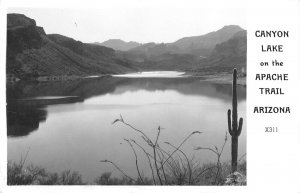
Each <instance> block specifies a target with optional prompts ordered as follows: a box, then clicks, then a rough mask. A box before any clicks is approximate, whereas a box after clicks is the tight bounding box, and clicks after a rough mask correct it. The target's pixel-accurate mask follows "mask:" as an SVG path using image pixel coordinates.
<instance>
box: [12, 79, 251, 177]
mask: <svg viewBox="0 0 300 193" xmlns="http://www.w3.org/2000/svg"><path fill="white" fill-rule="evenodd" d="M148 75H149V74H148ZM231 89H232V88H231V85H226V84H214V83H210V82H207V81H202V80H201V79H199V78H195V77H180V78H177V77H168V78H164V77H160V78H157V77H156V78H154V77H143V78H141V77H136V78H126V77H100V78H89V79H83V80H74V81H64V82H43V83H41V82H18V83H16V84H14V85H7V124H8V125H7V135H8V160H14V161H19V160H20V158H21V155H23V156H24V154H25V153H26V151H27V149H28V148H30V151H29V155H28V158H27V160H26V163H33V164H35V165H39V166H43V167H45V168H46V169H47V170H49V171H52V172H59V171H62V170H66V169H71V170H73V171H78V172H79V173H81V174H82V175H83V178H84V180H86V181H92V180H93V179H95V178H96V177H97V176H100V175H101V174H102V173H103V172H107V171H113V175H114V176H117V175H120V173H119V172H118V171H116V170H115V169H114V168H113V167H112V166H110V165H107V164H105V163H99V160H103V159H108V160H112V161H114V162H115V163H117V164H118V165H119V166H120V167H121V168H122V169H123V170H125V171H126V172H127V173H128V174H130V175H132V176H136V169H135V162H134V155H133V153H132V150H131V149H130V147H129V146H128V145H127V144H126V143H124V142H123V138H133V139H136V140H139V139H140V137H139V135H137V134H136V133H135V132H134V131H132V130H131V129H129V128H128V127H126V126H124V125H122V124H120V123H116V124H114V125H112V124H111V123H112V122H113V121H114V120H115V119H116V118H119V116H120V114H122V116H123V118H124V119H125V120H126V121H127V122H128V123H131V124H132V125H134V126H135V127H137V128H139V129H141V130H143V131H144V132H145V133H147V135H148V136H149V137H150V138H152V139H154V138H155V136H156V134H157V128H158V126H160V127H162V128H163V130H162V131H161V136H160V143H161V144H162V145H163V142H165V141H168V142H171V143H172V144H174V145H179V143H180V142H181V141H182V140H183V138H184V137H185V136H187V135H189V134H190V133H191V132H192V131H195V130H199V131H201V132H203V134H201V135H198V136H193V137H192V138H191V139H190V140H189V141H188V143H186V144H185V145H184V146H183V147H182V150H184V151H185V152H186V153H187V155H189V156H192V155H194V156H195V157H196V159H198V160H200V161H201V162H203V163H206V162H210V161H213V160H214V159H215V155H214V154H212V153H211V152H206V151H195V150H193V149H194V148H195V147H198V146H202V147H212V148H214V146H215V145H216V146H220V145H221V144H222V143H223V142H224V137H225V132H226V131H227V109H228V108H231ZM237 91H238V100H239V101H238V105H239V106H238V112H239V116H240V117H244V120H245V123H244V125H243V131H242V134H241V136H240V138H239V155H242V154H244V153H246V125H247V123H246V119H245V118H246V117H245V116H246V102H245V99H246V88H245V87H243V86H238V88H237ZM139 142H140V143H141V144H142V141H139ZM138 153H139V154H140V155H141V156H140V159H141V160H140V162H141V164H140V168H141V170H142V171H143V173H144V175H145V176H147V175H148V174H149V172H150V171H149V168H148V165H146V164H143V162H144V163H146V162H147V160H146V158H144V157H143V156H142V152H139V151H138ZM222 159H223V160H229V159H230V140H229V141H228V142H227V145H226V147H225V149H224V153H223V155H222Z"/></svg>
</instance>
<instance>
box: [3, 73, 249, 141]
mask: <svg viewBox="0 0 300 193" xmlns="http://www.w3.org/2000/svg"><path fill="white" fill-rule="evenodd" d="M231 89H232V88H231V85H229V84H213V83H208V82H205V81H202V80H201V79H199V78H192V77H189V78H165V79H164V78H160V79H157V78H135V79H130V78H120V77H101V78H91V79H84V80H76V81H65V82H18V83H16V84H14V85H7V135H8V136H9V137H18V136H26V135H28V134H30V133H31V132H32V131H34V130H36V129H38V128H39V124H40V123H41V122H43V121H45V120H46V117H47V111H46V107H47V106H49V105H57V104H69V103H77V102H83V101H84V100H86V99H89V98H93V97H95V96H102V95H105V94H108V93H109V94H111V95H114V96H118V95H121V94H122V93H124V92H136V91H139V90H146V91H151V92H154V91H166V90H173V91H176V92H178V93H181V94H184V95H195V96H204V97H209V98H212V99H213V98H217V99H221V100H224V101H225V102H229V101H230V100H231ZM237 91H238V100H239V101H242V100H245V97H246V92H245V88H244V87H242V86H239V87H238V89H237ZM45 96H72V97H62V98H59V97H55V98H53V99H51V98H39V99H37V97H45ZM74 96H75V97H74ZM109 105H110V106H109V108H111V107H113V105H114V104H109ZM118 105H119V104H118ZM106 107H107V106H106ZM119 107H120V106H118V108H119ZM127 107H128V106H127ZM101 108H105V107H104V106H102V107H101Z"/></svg>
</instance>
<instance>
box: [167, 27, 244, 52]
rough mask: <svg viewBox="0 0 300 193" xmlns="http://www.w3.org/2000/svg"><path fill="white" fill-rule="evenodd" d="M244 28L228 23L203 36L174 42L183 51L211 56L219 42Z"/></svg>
mask: <svg viewBox="0 0 300 193" xmlns="http://www.w3.org/2000/svg"><path fill="white" fill-rule="evenodd" d="M242 30H243V29H242V28H241V27H239V26H237V25H228V26H224V27H223V28H221V29H219V30H218V31H215V32H210V33H208V34H205V35H201V36H193V37H185V38H182V39H179V40H177V41H176V42H174V43H172V45H173V46H177V47H178V48H179V49H180V50H182V52H186V53H191V54H194V55H201V56H209V55H210V53H211V51H212V50H213V49H214V47H215V46H216V45H217V44H220V43H222V42H224V41H227V40H228V39H230V38H231V37H232V36H233V35H234V34H235V33H237V32H239V31H242Z"/></svg>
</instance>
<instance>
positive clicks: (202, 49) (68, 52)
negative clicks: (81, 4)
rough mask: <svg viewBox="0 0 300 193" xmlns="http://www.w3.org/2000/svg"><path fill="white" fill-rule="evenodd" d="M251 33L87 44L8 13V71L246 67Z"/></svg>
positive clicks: (23, 75)
mask: <svg viewBox="0 0 300 193" xmlns="http://www.w3.org/2000/svg"><path fill="white" fill-rule="evenodd" d="M246 50H247V33H246V31H245V30H244V29H242V28H240V27H239V26H236V25H229V26H225V27H223V28H221V29H220V30H218V31H215V32H210V33H208V34H205V35H201V36H193V37H184V38H181V39H179V40H177V41H175V42H173V43H161V44H156V43H147V44H140V43H137V42H125V41H122V40H118V39H111V40H108V41H105V42H103V43H83V42H81V41H77V40H74V39H72V38H69V37H66V36H63V35H59V34H46V33H45V31H44V29H43V28H42V27H40V26H37V25H36V22H35V20H33V19H31V18H28V17H26V16H25V15H22V14H8V15H7V68H6V69H7V75H8V76H9V77H17V78H19V79H34V78H37V77H43V76H88V75H101V74H118V73H126V72H134V71H143V70H184V71H187V72H201V71H210V72H214V71H215V72H219V71H229V70H232V68H233V67H236V68H245V66H246Z"/></svg>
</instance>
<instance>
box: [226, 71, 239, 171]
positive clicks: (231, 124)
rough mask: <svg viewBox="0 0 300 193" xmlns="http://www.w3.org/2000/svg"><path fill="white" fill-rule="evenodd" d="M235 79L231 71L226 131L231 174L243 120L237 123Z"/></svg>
mask: <svg viewBox="0 0 300 193" xmlns="http://www.w3.org/2000/svg"><path fill="white" fill-rule="evenodd" d="M236 78H237V71H236V69H234V70H233V82H232V121H231V110H230V109H228V112H227V116H228V130H229V133H230V135H231V171H232V173H233V172H235V171H236V170H237V157H238V139H239V135H240V134H241V131H242V126H243V118H240V120H239V123H238V122H237V120H238V113H237V92H236Z"/></svg>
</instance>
